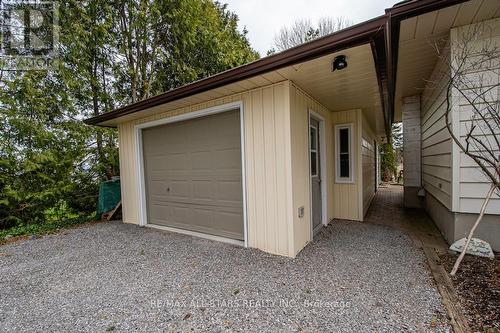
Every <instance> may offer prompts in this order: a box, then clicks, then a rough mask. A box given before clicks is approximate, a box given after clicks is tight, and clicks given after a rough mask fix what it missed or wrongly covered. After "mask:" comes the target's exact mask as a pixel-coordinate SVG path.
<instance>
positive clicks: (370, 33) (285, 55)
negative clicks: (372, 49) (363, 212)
mask: <svg viewBox="0 0 500 333" xmlns="http://www.w3.org/2000/svg"><path fill="white" fill-rule="evenodd" d="M466 1H469V0H409V1H404V2H401V3H399V4H396V5H395V6H394V7H392V8H388V9H386V14H385V15H382V16H379V17H376V18H374V19H372V20H369V21H366V22H363V23H360V24H357V25H354V26H351V27H349V28H347V29H344V30H341V31H339V32H336V33H333V34H331V35H328V36H325V37H323V38H319V39H316V40H314V41H311V42H309V43H306V44H302V45H299V46H297V47H294V48H292V49H289V50H286V51H284V52H281V53H278V54H275V55H272V56H269V57H265V58H262V59H260V60H257V61H254V62H252V63H249V64H246V65H243V66H240V67H236V68H233V69H230V70H227V71H225V72H222V73H219V74H216V75H214V76H210V77H208V78H205V79H202V80H199V81H195V82H193V83H190V84H187V85H184V86H182V87H179V88H176V89H173V90H170V91H168V92H166V93H163V94H160V95H157V96H154V97H151V98H148V99H145V100H142V101H140V102H137V103H134V104H130V105H127V106H124V107H122V108H119V109H116V110H113V111H111V112H107V113H104V114H101V115H99V116H96V117H93V118H89V119H86V120H84V122H85V123H86V124H89V125H99V124H101V123H103V122H106V121H109V120H112V119H115V118H119V117H122V116H125V115H129V114H132V113H135V112H139V111H141V110H144V109H147V108H150V107H154V106H157V105H161V104H165V103H168V102H172V101H175V100H178V99H181V98H184V97H188V96H191V95H195V94H198V93H202V92H205V91H208V90H211V89H215V88H218V87H221V86H224V85H227V84H231V83H234V82H237V81H240V80H244V79H247V78H250V77H252V76H256V75H259V74H263V73H266V72H269V71H272V70H277V69H280V68H283V67H286V66H290V65H294V64H297V63H300V62H304V61H308V60H312V59H315V58H318V57H321V56H323V55H326V54H328V53H332V52H336V51H340V50H343V49H346V48H350V47H353V46H358V45H361V44H365V43H372V41H373V39H374V38H375V36H376V35H377V34H378V33H379V32H383V33H384V34H385V48H386V50H385V52H386V62H387V65H386V68H385V72H386V74H387V80H386V86H387V97H386V101H387V103H386V109H387V111H386V112H384V116H385V118H386V119H385V121H386V126H387V127H388V128H390V124H391V123H392V120H393V119H394V96H395V87H396V70H397V60H398V45H399V28H400V23H401V21H402V20H404V19H407V18H410V17H414V16H418V15H422V14H425V13H428V12H431V11H435V10H439V9H442V8H445V7H449V6H453V5H456V4H460V3H463V2H466ZM378 52H379V53H378V55H380V50H379V51H378ZM378 59H379V60H380V57H379V58H378ZM377 70H379V71H380V69H379V68H378V69H377ZM383 72H384V71H380V72H379V73H378V76H379V78H380V75H381V74H383ZM101 126H103V125H101ZM386 130H387V131H388V129H387V128H386Z"/></svg>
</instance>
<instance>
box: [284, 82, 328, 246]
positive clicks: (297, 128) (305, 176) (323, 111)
mask: <svg viewBox="0 0 500 333" xmlns="http://www.w3.org/2000/svg"><path fill="white" fill-rule="evenodd" d="M309 110H312V111H314V112H316V113H318V114H320V115H321V116H322V117H323V118H324V119H325V141H326V161H327V162H326V166H327V168H326V179H323V181H326V182H327V196H328V202H327V214H326V216H327V218H328V220H330V219H332V218H333V217H335V212H334V211H335V209H334V207H333V205H334V203H333V145H332V144H331V143H332V142H333V128H332V123H331V118H330V117H331V112H330V111H329V110H328V109H327V108H325V107H324V106H323V105H321V104H320V103H318V102H317V101H315V100H314V99H313V98H312V97H310V96H309V95H308V94H307V93H305V92H304V91H303V90H302V89H300V88H299V87H298V86H297V85H295V84H291V87H290V126H291V147H292V153H291V156H292V166H293V167H292V184H293V185H292V186H293V191H292V194H293V208H292V211H293V231H294V246H295V249H294V251H295V253H298V252H299V251H300V250H301V249H302V248H303V247H304V246H305V245H306V244H307V242H309V240H310V239H311V202H310V193H311V189H310V187H311V175H310V171H309V119H308V117H309ZM302 206H304V208H305V209H304V211H305V212H304V217H303V218H299V217H298V209H299V207H302Z"/></svg>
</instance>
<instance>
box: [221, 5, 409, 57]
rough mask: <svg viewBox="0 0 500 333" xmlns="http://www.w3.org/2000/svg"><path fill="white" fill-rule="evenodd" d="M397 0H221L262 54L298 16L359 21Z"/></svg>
mask: <svg viewBox="0 0 500 333" xmlns="http://www.w3.org/2000/svg"><path fill="white" fill-rule="evenodd" d="M399 1H400V0H222V1H221V2H222V3H227V4H228V9H229V10H231V11H233V12H235V13H236V14H237V15H238V17H239V19H240V22H239V29H240V30H243V28H244V27H246V28H247V30H248V38H249V39H250V43H251V45H252V46H253V48H254V49H256V50H257V51H259V53H260V54H261V56H265V55H266V53H267V51H268V50H270V49H271V48H272V42H273V37H274V35H275V34H276V33H277V32H278V31H279V30H280V29H281V27H283V26H290V25H291V24H292V23H293V22H295V21H296V20H298V19H303V18H305V19H311V21H312V22H315V21H317V20H318V19H319V18H321V17H328V16H331V17H339V16H343V17H345V18H347V19H349V20H350V21H352V22H353V23H355V24H356V23H360V22H363V21H366V20H369V19H371V18H374V17H376V16H379V15H383V14H384V10H385V9H386V8H389V7H392V6H393V5H394V4H395V3H397V2H399Z"/></svg>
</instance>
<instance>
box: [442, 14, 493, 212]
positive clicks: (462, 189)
mask: <svg viewBox="0 0 500 333" xmlns="http://www.w3.org/2000/svg"><path fill="white" fill-rule="evenodd" d="M480 24H481V25H482V26H483V28H484V33H483V35H481V36H478V37H477V39H476V40H473V41H470V42H469V44H468V47H469V48H470V50H471V52H480V51H481V49H482V48H483V47H484V46H486V47H487V48H493V47H497V48H498V47H500V18H497V19H493V20H489V21H485V22H483V23H480ZM470 29H471V26H463V27H459V28H455V29H452V31H451V45H452V48H451V52H452V54H455V52H459V49H458V47H457V45H460V42H463V41H464V33H465V34H466V33H467V32H468V31H471V30H470ZM472 55H473V54H472ZM467 79H468V80H469V81H470V82H474V84H477V85H476V87H477V89H481V90H483V89H484V90H487V89H491V88H492V87H495V86H496V85H497V84H498V82H499V80H500V61H499V59H494V60H493V61H491V62H487V63H485V64H484V65H482V66H478V68H474V69H471V70H470V71H469V72H468V73H467ZM487 95H488V97H487V98H488V99H489V100H490V101H491V102H497V103H498V102H499V101H500V91H499V88H498V87H495V88H494V89H493V90H490V91H489V93H488V94H487ZM452 103H453V105H454V106H455V108H454V112H458V115H456V116H455V117H454V121H457V122H458V124H456V126H454V131H456V132H459V133H460V139H461V140H462V142H465V137H466V134H467V130H468V129H469V128H470V124H471V120H470V119H471V115H472V106H471V105H470V104H469V103H467V100H466V99H465V98H464V97H463V96H460V94H459V92H458V91H456V90H454V91H453V94H452ZM497 111H498V109H497ZM489 139H492V137H490V138H489ZM456 151H457V156H456V157H455V159H454V163H456V164H457V179H456V182H455V184H456V187H457V188H456V191H454V194H455V195H456V197H457V209H456V211H458V212H461V213H479V210H480V208H481V205H482V203H483V201H484V197H485V196H486V193H487V192H488V190H489V187H490V185H489V181H488V179H487V178H486V176H484V175H483V174H482V172H481V170H480V168H479V167H478V166H477V165H476V163H475V162H474V161H473V160H472V159H471V158H470V157H468V156H467V155H465V154H464V153H463V152H462V151H460V150H459V149H458V146H457V149H456ZM496 154H500V152H499V151H496ZM486 212H487V213H489V214H500V197H499V196H498V195H497V196H494V197H493V198H492V200H491V202H490V203H489V205H488V208H487V210H486Z"/></svg>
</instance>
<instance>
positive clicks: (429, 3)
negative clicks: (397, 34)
mask: <svg viewBox="0 0 500 333" xmlns="http://www.w3.org/2000/svg"><path fill="white" fill-rule="evenodd" d="M466 1H469V0H413V1H407V2H402V3H399V4H396V5H394V7H392V8H388V9H386V10H385V12H386V13H387V14H390V15H391V16H392V17H393V18H397V19H398V20H404V19H407V18H410V17H413V16H418V15H422V14H425V13H428V12H432V11H435V10H439V9H442V8H445V7H450V6H453V5H457V4H459V3H462V2H466Z"/></svg>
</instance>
